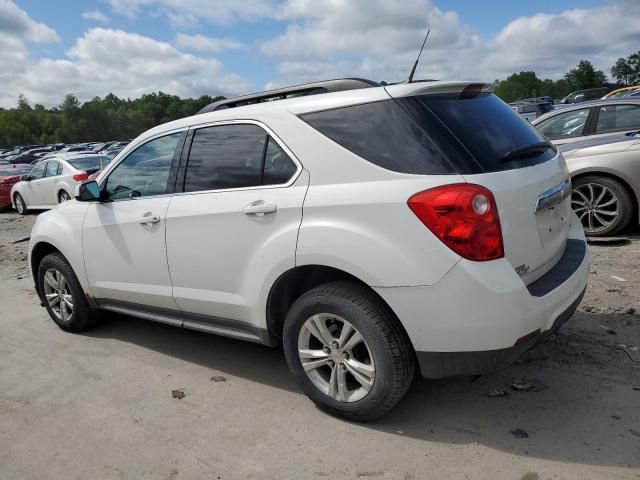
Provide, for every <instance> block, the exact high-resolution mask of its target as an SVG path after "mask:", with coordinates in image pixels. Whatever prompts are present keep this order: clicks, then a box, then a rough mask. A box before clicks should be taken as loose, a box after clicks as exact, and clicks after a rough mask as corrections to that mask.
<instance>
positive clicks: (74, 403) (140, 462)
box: [0, 213, 640, 480]
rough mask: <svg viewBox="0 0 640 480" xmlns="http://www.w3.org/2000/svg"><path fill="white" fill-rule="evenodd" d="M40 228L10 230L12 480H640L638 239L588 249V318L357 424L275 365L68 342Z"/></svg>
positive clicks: (7, 311)
mask: <svg viewBox="0 0 640 480" xmlns="http://www.w3.org/2000/svg"><path fill="white" fill-rule="evenodd" d="M34 220H35V215H28V216H26V217H19V216H18V215H17V214H15V213H6V214H0V281H1V282H2V283H1V285H2V288H1V289H0V479H3V480H4V479H45V478H46V479H65V480H68V479H144V478H150V479H162V478H166V479H181V478H184V479H194V478H203V479H205V478H206V479H235V478H253V479H307V478H310V479H312V478H354V479H367V478H374V479H426V478H428V479H445V478H451V479H462V478H470V479H471V478H473V479H476V478H486V479H503V478H505V479H514V480H536V479H563V480H564V479H591V478H602V479H605V478H606V479H636V480H637V479H640V350H638V348H637V347H638V346H640V312H638V310H640V268H639V267H640V235H639V234H638V232H637V231H636V232H635V233H631V234H630V236H629V238H630V240H629V241H628V242H625V243H623V244H607V243H602V244H592V245H591V246H590V251H591V255H592V267H591V275H590V281H589V287H588V290H587V294H586V297H585V299H584V301H583V303H582V305H581V307H580V308H579V311H578V312H577V313H576V315H574V317H573V318H572V319H571V320H570V321H569V322H568V323H567V324H566V325H565V326H564V327H563V328H562V329H561V330H560V332H559V333H558V334H557V335H556V336H555V337H552V338H551V339H550V340H549V341H548V342H547V343H545V344H544V345H542V346H540V347H538V348H537V349H535V350H533V351H531V352H529V353H527V354H526V355H525V356H524V357H523V358H522V359H521V360H520V361H518V363H517V364H515V365H513V366H511V367H508V368H506V369H505V370H503V371H501V372H499V373H495V374H491V375H487V376H483V377H479V378H468V377H463V378H455V379H448V380H444V381H425V380H416V381H415V383H414V384H413V386H412V388H411V390H410V391H409V393H408V395H407V396H406V398H405V399H404V400H403V401H402V402H401V403H400V404H399V405H398V407H397V408H396V409H395V410H394V411H392V412H391V414H389V415H388V416H386V417H385V418H383V419H382V420H381V421H378V422H375V423H371V424H353V423H348V422H345V421H341V420H337V419H335V418H332V417H330V416H328V415H326V414H324V413H322V412H320V411H319V410H317V409H316V408H314V406H313V404H312V403H311V402H310V401H309V400H307V398H306V397H305V396H304V395H303V394H302V393H301V392H300V391H299V389H298V388H297V386H296V385H295V384H294V382H293V380H292V378H291V376H290V375H289V373H288V371H287V368H286V364H285V362H284V359H283V357H282V354H281V352H280V351H278V350H271V349H268V348H266V347H262V346H259V345H254V344H248V343H242V342H239V341H234V340H230V339H225V338H220V337H215V336H210V335H206V334H202V333H198V332H192V331H187V330H180V329H176V328H172V327H168V326H164V325H160V324H155V323H151V322H145V321H141V320H136V319H132V318H126V317H113V318H110V319H108V320H107V321H106V322H105V323H103V324H101V325H100V326H99V327H97V328H96V329H94V330H92V331H90V332H87V333H85V334H80V335H74V334H68V333H64V332H62V331H61V330H59V329H58V328H57V327H56V326H55V325H54V323H53V322H51V321H50V320H49V319H48V316H47V314H46V312H45V310H44V309H42V308H41V307H40V306H39V305H38V302H37V300H36V296H35V293H34V292H33V291H32V282H31V279H30V277H29V272H28V268H27V266H26V255H27V253H26V251H27V250H26V249H27V242H19V243H15V244H14V243H12V242H14V241H16V240H18V241H19V240H21V239H23V238H25V237H27V236H28V235H29V232H30V228H31V225H32V224H33V221H34ZM514 384H515V385H517V386H519V387H520V388H524V390H517V389H514V387H513V385H514ZM176 389H183V390H182V391H183V392H184V394H185V396H184V398H182V399H177V398H172V393H171V392H172V390H176ZM503 392H504V393H506V396H490V395H492V394H501V393H503Z"/></svg>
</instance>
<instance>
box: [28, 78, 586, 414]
mask: <svg viewBox="0 0 640 480" xmlns="http://www.w3.org/2000/svg"><path fill="white" fill-rule="evenodd" d="M367 86H369V85H367ZM321 91H322V90H321ZM281 96H282V97H287V96H293V97H295V98H285V99H282V100H278V101H269V102H264V101H262V100H264V99H269V100H270V99H271V98H268V97H267V96H265V97H264V98H262V99H261V98H260V97H259V96H253V97H251V99H249V100H248V101H245V102H244V103H252V102H253V103H254V104H250V105H244V106H239V105H242V102H236V103H233V102H232V101H226V102H223V104H220V105H216V106H214V107H215V108H213V109H214V110H215V111H213V112H210V113H203V114H200V115H195V116H192V117H189V118H184V119H181V120H177V121H174V122H171V123H167V124H165V125H161V126H158V127H156V128H153V129H151V130H149V131H148V132H146V133H144V134H142V135H141V136H140V137H138V138H137V139H135V140H134V141H133V142H131V143H130V144H129V145H128V146H127V147H126V148H125V149H124V150H123V151H122V152H121V153H120V154H119V155H118V156H117V157H116V158H115V159H114V160H113V161H112V162H111V163H110V164H109V166H108V167H107V168H106V169H105V170H104V171H103V172H102V173H101V174H100V175H99V177H98V178H97V182H88V183H84V184H82V185H81V186H80V187H79V188H78V191H77V192H76V193H77V197H76V199H77V201H70V202H65V203H63V204H61V205H60V206H59V207H58V208H57V209H55V210H52V211H50V212H47V213H44V214H42V215H40V216H39V218H38V219H37V222H36V224H35V226H34V228H33V232H32V235H31V243H30V258H29V261H30V265H31V269H32V272H33V278H34V279H35V285H36V289H37V291H38V294H39V296H40V298H41V299H42V303H43V305H44V306H45V307H46V309H47V311H48V312H49V315H51V318H52V319H53V320H54V321H55V322H56V323H57V324H58V325H59V326H60V327H61V328H62V329H64V330H67V331H73V332H77V331H80V330H84V329H85V328H87V327H89V326H91V325H92V324H93V323H94V321H95V319H96V318H97V312H98V311H101V310H108V311H113V312H120V313H124V314H127V315H132V316H136V317H141V318H146V319H149V320H154V321H158V322H162V323H167V324H171V325H175V326H178V327H184V328H191V329H195V330H200V331H204V332H211V333H216V334H220V335H226V336H229V337H234V338H240V339H244V340H248V341H253V342H259V343H262V344H266V345H270V346H278V345H282V348H283V349H284V354H285V356H286V359H287V362H288V365H289V367H290V369H291V371H292V373H293V375H294V376H295V377H296V379H297V381H298V382H299V384H300V387H301V388H302V389H303V390H304V392H305V393H306V394H307V395H308V396H309V397H310V398H311V399H312V400H313V401H314V402H315V403H317V404H318V405H319V406H320V407H321V408H323V409H325V410H327V411H329V412H331V413H333V414H336V415H339V416H342V417H345V418H349V419H353V420H363V421H364V420H371V419H374V418H377V417H379V416H381V415H383V414H385V413H386V412H387V411H389V410H390V409H391V408H392V407H393V406H394V405H395V404H396V403H397V402H398V401H399V400H400V399H401V398H402V396H403V395H404V393H405V392H406V391H407V388H408V387H409V384H410V383H411V380H412V378H413V374H414V370H415V369H416V368H419V370H420V372H421V374H422V375H423V376H424V377H428V378H439V377H444V376H451V375H462V374H476V373H480V372H485V371H487V370H491V369H493V368H494V367H496V366H498V365H500V364H502V363H504V362H508V361H511V360H513V359H515V358H516V357H517V356H518V355H519V354H520V353H522V352H523V351H525V350H527V349H529V348H531V347H532V346H533V345H535V344H536V343H537V342H539V341H540V340H542V339H544V338H545V337H546V336H548V335H549V334H550V333H551V332H553V331H555V330H556V329H557V328H558V327H559V326H560V325H561V324H562V323H563V322H564V321H566V320H567V319H568V318H569V317H570V316H571V315H572V313H573V312H574V310H575V309H576V307H577V305H578V303H579V302H580V299H581V298H582V295H583V293H584V290H585V287H586V283H587V275H588V255H587V248H586V243H585V238H584V235H583V231H582V227H581V224H580V222H579V221H578V219H577V218H576V216H575V215H574V214H573V213H572V211H571V208H570V197H569V194H570V190H571V189H570V182H569V176H568V172H567V168H566V166H565V162H564V160H563V158H562V155H561V154H560V153H559V152H558V151H557V150H556V148H555V147H554V146H553V145H551V144H550V143H548V142H547V141H545V140H544V138H543V137H542V136H541V135H540V134H539V133H538V132H537V131H536V130H535V129H534V128H533V127H531V126H530V125H529V124H528V123H527V121H526V120H523V119H521V118H519V117H518V115H517V114H516V113H515V112H513V110H512V109H511V108H510V107H509V106H508V105H507V104H505V103H503V102H502V101H501V100H499V99H498V98H497V97H496V96H495V95H493V94H492V93H491V86H490V85H485V84H469V83H446V82H428V83H410V84H398V85H392V86H386V87H383V86H378V87H376V86H371V87H370V88H361V89H357V90H346V91H338V92H330V93H324V94H319V95H306V96H299V97H296V95H295V92H294V94H293V95H281ZM256 102H257V103H256Z"/></svg>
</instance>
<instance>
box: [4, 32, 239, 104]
mask: <svg viewBox="0 0 640 480" xmlns="http://www.w3.org/2000/svg"><path fill="white" fill-rule="evenodd" d="M3 87H4V88H3V89H2V91H0V104H2V105H14V104H15V101H16V98H17V96H18V94H20V93H24V94H25V95H26V96H27V98H29V100H30V101H32V102H34V103H36V102H37V103H42V104H44V105H55V104H57V103H59V102H60V101H62V98H63V97H64V95H65V94H66V93H74V94H75V95H77V96H78V97H79V98H80V100H81V101H84V100H88V99H90V98H92V97H93V96H95V95H100V96H103V95H106V94H107V93H110V92H113V93H115V94H116V95H118V96H121V97H132V98H133V97H138V96H140V95H142V94H144V93H149V92H152V91H158V90H162V91H164V92H166V93H170V94H176V95H180V96H183V97H186V96H199V95H202V94H209V95H212V96H213V95H227V96H229V95H238V94H241V93H247V92H248V91H249V90H250V89H251V88H250V83H249V82H248V81H247V80H246V79H244V78H243V77H240V76H238V75H234V74H230V73H227V72H225V71H224V68H223V65H222V63H221V62H220V61H218V60H216V59H214V58H202V57H198V56H195V55H191V54H188V53H184V52H181V51H180V50H178V49H176V48H175V47H174V46H172V45H171V44H169V43H166V42H159V41H156V40H154V39H152V38H149V37H145V36H142V35H138V34H135V33H128V32H124V31H122V30H115V29H105V28H93V29H91V30H89V31H87V32H86V33H85V34H84V36H83V37H81V38H79V39H77V40H76V42H75V44H74V45H73V47H72V48H71V49H69V51H68V52H67V58H65V59H42V60H39V61H37V62H35V63H32V64H29V65H28V66H27V67H26V68H25V69H24V70H23V71H22V72H21V73H20V74H19V75H15V76H14V78H13V79H12V80H11V81H9V82H8V83H7V84H6V85H3Z"/></svg>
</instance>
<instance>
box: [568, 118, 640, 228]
mask: <svg viewBox="0 0 640 480" xmlns="http://www.w3.org/2000/svg"><path fill="white" fill-rule="evenodd" d="M559 149H560V151H561V152H562V154H563V155H564V158H565V161H566V162H567V167H568V169H569V173H570V175H571V179H572V194H571V206H572V208H573V211H574V212H575V213H576V215H577V216H578V218H579V219H580V221H581V222H582V225H583V227H584V230H585V233H586V234H587V235H590V236H595V237H602V236H610V235H615V234H616V233H619V232H620V231H621V230H623V229H624V228H625V227H627V226H628V225H629V224H630V223H632V222H635V223H636V224H637V223H638V221H639V220H640V217H639V216H638V215H639V214H640V130H639V131H637V132H631V133H627V134H618V135H616V136H608V137H599V138H598V137H596V138H588V139H583V140H578V141H576V142H570V143H564V144H562V145H560V147H559Z"/></svg>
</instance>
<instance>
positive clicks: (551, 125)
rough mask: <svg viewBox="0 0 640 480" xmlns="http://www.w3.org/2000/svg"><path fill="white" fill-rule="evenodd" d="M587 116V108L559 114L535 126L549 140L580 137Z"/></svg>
mask: <svg viewBox="0 0 640 480" xmlns="http://www.w3.org/2000/svg"><path fill="white" fill-rule="evenodd" d="M588 116H589V108H580V109H578V110H571V111H570V112H564V113H559V114H558V115H555V116H553V117H551V118H549V119H547V120H545V121H544V122H542V123H539V124H538V125H536V128H537V129H538V131H539V132H540V133H541V134H543V135H544V136H545V137H547V138H548V139H549V140H555V139H558V138H565V137H577V136H579V135H582V132H583V131H584V126H585V124H586V123H587V117H588Z"/></svg>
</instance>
